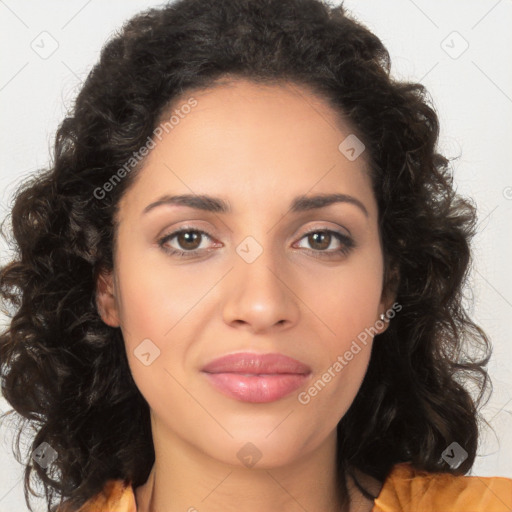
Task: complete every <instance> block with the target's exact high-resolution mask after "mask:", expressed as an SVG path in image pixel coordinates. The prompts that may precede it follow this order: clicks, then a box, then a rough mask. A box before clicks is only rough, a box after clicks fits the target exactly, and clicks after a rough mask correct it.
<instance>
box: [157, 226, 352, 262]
mask: <svg viewBox="0 0 512 512" xmlns="http://www.w3.org/2000/svg"><path fill="white" fill-rule="evenodd" d="M191 232H193V233H198V234H200V235H206V236H207V237H208V238H210V240H211V239H212V238H213V237H212V236H211V235H210V234H209V233H207V232H206V231H202V230H200V229H196V228H193V227H188V226H185V227H183V228H182V229H179V230H178V231H174V232H172V233H170V234H168V235H165V236H164V237H162V238H160V239H159V240H158V245H159V246H160V247H161V248H162V250H163V251H165V252H166V253H167V254H169V255H171V256H178V257H180V258H181V257H183V258H187V257H193V256H195V255H197V254H198V253H200V252H202V251H207V250H208V249H194V250H193V251H181V250H179V249H169V248H167V247H165V245H164V244H165V243H166V242H168V241H169V240H172V239H173V238H175V237H177V236H178V235H180V234H182V233H191ZM313 233H328V234H332V235H334V237H335V238H336V239H337V240H338V241H339V242H340V243H341V244H342V246H341V248H340V249H335V250H331V251H319V250H314V249H306V251H307V252H308V253H312V254H314V257H317V258H332V257H335V256H336V255H340V254H342V255H345V256H346V255H348V254H349V253H350V252H351V251H352V250H353V249H354V247H355V246H356V244H355V242H354V240H352V238H350V237H348V236H346V235H343V234H341V233H338V232H337V231H333V230H331V229H313V230H311V231H308V232H307V233H304V235H302V237H301V238H300V240H302V239H303V238H306V237H307V236H308V235H311V234H313Z"/></svg>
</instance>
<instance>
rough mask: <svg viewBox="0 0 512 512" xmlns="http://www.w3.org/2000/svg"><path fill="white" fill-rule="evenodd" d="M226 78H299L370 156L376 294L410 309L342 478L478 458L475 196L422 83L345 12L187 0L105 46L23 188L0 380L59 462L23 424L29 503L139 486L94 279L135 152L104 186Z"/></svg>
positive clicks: (373, 369) (485, 352) (371, 370)
mask: <svg viewBox="0 0 512 512" xmlns="http://www.w3.org/2000/svg"><path fill="white" fill-rule="evenodd" d="M236 78H248V79H250V80H252V81H254V82H258V83H264V84H280V83H283V82H284V81H286V82H290V83H293V84H298V85H302V86H304V87H308V88H309V90H312V91H314V92H315V93H316V94H318V95H319V96H320V97H322V98H324V99H325V100H327V101H328V102H329V105H331V106H332V108H333V109H335V111H336V112H338V113H340V114H341V115H343V116H344V117H345V119H347V120H348V122H350V124H351V126H352V129H353V132H354V133H357V136H358V137H359V138H360V139H361V140H362V141H363V142H364V144H365V146H366V151H367V154H368V157H369V162H370V167H371V168H370V171H371V177H372V183H373V191H374V194H375V197H376V199H377V203H378V208H379V229H380V234H381V238H382V241H383V254H384V263H385V269H386V274H385V289H388V290H393V293H395V294H396V301H397V302H398V303H399V304H400V305H402V310H401V311H400V313H399V314H398V315H396V317H395V318H394V319H393V321H392V322H391V323H390V325H389V327H388V329H387V330H386V331H385V332H383V333H382V334H380V335H378V337H379V338H380V339H381V342H379V343H374V345H373V349H372V355H371V360H370V363H369V367H368V370H367V373H366V375H365V378H364V381H363V383H362V385H361V388H360V390H359V392H358V394H357V396H356V398H355V400H354V402H353V403H352V405H351V407H350V409H349V410H348V412H347V413H346V414H345V415H344V417H343V418H342V419H341V421H340V422H339V424H338V448H337V460H338V477H339V486H340V489H342V490H345V491H346V489H347V485H346V483H347V481H346V477H347V475H348V474H350V475H352V476H354V475H353V472H352V471H353V468H356V469H358V470H360V471H363V472H365V473H367V474H369V475H371V476H373V477H374V478H376V479H378V480H380V481H381V482H382V481H384V479H385V477H386V476H387V474H388V473H389V471H390V469H391V468H392V466H393V465H394V464H396V463H399V462H404V461H409V462H410V463H411V464H412V465H413V466H414V467H416V468H418V469H424V470H427V471H438V472H439V471H440V472H451V473H454V474H465V473H467V472H468V471H469V470H470V469H471V467H472V465H473V463H474V461H475V457H476V451H477V444H478V437H479V436H478V433H479V428H480V425H479V422H480V421H484V420H483V418H482V417H481V415H480V413H479V412H478V410H479V406H480V404H481V402H482V399H483V397H484V394H485V393H484V392H485V390H486V389H487V386H490V380H489V377H488V374H487V372H486V370H485V366H486V365H487V363H488V360H489V358H490V352H491V346H490V342H489V340H488V338H487V336H486V334H485V333H484V332H483V330H482V329H481V328H480V327H479V326H477V325H476V324H475V323H474V322H473V321H472V320H471V319H470V317H469V316H468V312H467V306H465V297H464V294H463V292H464V287H465V285H466V282H467V277H468V272H469V268H470V263H471V251H470V241H471V238H472V237H473V235H474V234H475V232H476V207H475V205H474V203H473V202H472V201H471V200H469V199H465V198H462V197H461V196H459V195H458V194H456V193H455V191H454V187H453V178H452V172H451V170H450V167H451V165H450V160H449V159H448V158H447V157H445V156H443V155H441V154H439V153H438V152H437V140H438V136H439V121H438V117H437V114H436V111H435V108H434V106H433V105H432V101H431V99H429V98H428V95H427V91H426V89H425V87H424V86H423V85H421V84H419V83H410V82H403V81H397V80H395V79H394V78H392V77H391V74H390V57H389V53H388V51H387V50H386V48H385V47H384V46H383V44H382V42H381V41H380V40H379V38H377V37H376V36H375V35H374V34H373V33H372V32H370V31H369V30H368V29H367V28H366V27H365V26H364V25H363V24H361V23H360V22H357V21H355V20H354V19H353V18H351V17H350V16H349V15H347V10H346V9H345V7H344V6H343V5H338V6H330V5H328V4H326V3H325V2H322V1H321V0H216V1H215V2H214V3H210V2H205V1H204V0H179V1H177V2H174V3H170V4H167V5H165V6H163V7H161V8H153V9H149V10H146V11H144V12H142V13H140V14H139V15H137V16H135V17H133V18H132V19H130V20H129V21H128V22H127V23H126V24H125V25H124V26H123V27H122V30H121V31H120V32H119V33H117V34H115V35H114V36H113V37H112V39H111V40H110V41H108V43H107V44H106V45H105V46H104V47H103V49H102V53H101V58H100V60H99V62H98V63H97V64H96V65H95V66H94V67H93V68H92V70H91V72H90V73H89V75H88V77H87V79H86V81H85V83H84V85H83V87H82V89H81V91H80V93H79V94H78V96H77V98H76V101H75V104H74V105H73V109H72V112H71V113H70V114H69V115H68V116H67V117H66V118H65V119H64V120H63V121H62V123H61V124H60V126H59V129H58V131H57V134H56V138H55V146H54V154H53V156H52V163H51V164H50V166H49V168H47V169H44V170H42V171H41V172H39V173H37V174H35V175H34V176H33V177H32V178H31V179H30V180H26V181H25V182H24V183H23V184H22V185H21V186H20V187H19V189H18V190H17V192H16V194H15V197H14V203H13V206H12V211H11V212H10V216H11V218H12V235H13V239H12V242H13V247H14V248H15V249H16V254H15V256H14V258H13V259H12V261H10V262H9V263H8V264H6V265H5V266H3V267H2V269H1V273H0V293H1V298H2V302H3V304H4V306H5V307H4V309H5V310H6V311H9V322H8V325H7V328H6V329H5V330H4V331H3V332H2V334H1V336H0V356H1V374H0V375H1V386H2V387H1V389H2V393H3V396H4V397H5V399H6V400H7V401H8V402H9V404H10V405H11V406H12V407H13V409H14V411H13V413H14V412H15V413H17V415H18V416H17V418H19V419H20V423H22V424H21V425H19V426H18V429H19V431H20V432H21V431H22V430H24V429H25V427H26V426H27V424H28V425H29V426H30V428H31V429H34V430H35V432H36V435H35V437H34V438H33V442H32V445H31V450H30V451H31V452H32V451H33V450H35V449H36V448H38V447H40V446H41V445H42V443H48V445H50V447H51V448H52V449H53V450H55V451H56V452H57V454H58V457H57V458H56V460H55V461H53V463H52V464H51V465H49V466H48V467H47V468H44V467H42V465H41V464H33V463H32V456H28V454H27V456H26V457H25V458H23V460H21V458H20V452H19V435H18V445H17V455H16V457H17V459H18V461H19V462H20V463H22V464H23V465H24V466H25V467H26V469H25V482H24V485H25V487H24V490H25V499H26V501H27V504H28V506H29V509H30V510H32V508H31V506H30V503H29V497H28V491H30V492H31V493H32V494H34V495H35V493H34V491H33V490H32V488H31V483H30V476H31V472H32V471H35V473H36V476H37V477H38V478H39V479H40V480H41V481H42V482H43V485H44V490H45V496H46V501H47V503H48V510H49V511H51V510H54V508H51V507H52V506H53V502H54V500H56V499H57V497H56V495H57V496H60V503H62V502H63V501H64V500H66V502H67V503H68V504H69V505H70V506H71V507H72V509H75V508H78V507H79V506H81V505H82V504H83V503H84V502H85V501H86V500H87V499H89V498H91V496H93V495H95V494H96V493H98V492H100V491H101V490H102V488H103V486H104V485H105V483H106V481H107V480H109V479H120V478H122V479H125V481H127V482H128V481H129V482H131V483H132V485H133V486H134V487H136V486H139V485H142V484H143V483H145V482H146V480H147V478H148V475H149V472H150V470H151V467H152V465H153V463H154V460H155V453H154V447H153V442H152V434H151V426H150V416H149V406H148V404H147V402H146V401H145V399H144V398H143V396H142V395H141V393H140V392H139V390H138V388H137V386H136V385H135V382H134V380H133V378H132V375H131V372H130V369H129V365H128V361H127V357H126V353H125V349H124V342H123V337H122V334H121V330H120V329H119V328H113V327H110V326H108V325H106V324H105V323H104V322H103V321H102V319H101V317H100V315H99V314H98V310H97V304H96V299H95V292H96V279H97V277H98V275H99V273H100V272H101V271H102V270H105V269H106V270H112V268H113V259H112V255H113V247H114V246H115V243H116V238H115V235H116V229H117V224H116V212H117V208H118V204H119V200H120V198H121V197H122V196H123V194H124V192H125V191H126V190H127V189H128V187H130V184H132V183H133V180H134V178H135V176H137V174H138V172H140V169H141V168H143V163H144V160H142V161H141V162H140V164H139V165H137V166H135V168H134V169H133V170H132V171H131V172H130V173H129V174H128V175H127V176H125V177H124V178H123V179H122V180H119V183H117V184H116V186H114V187H112V190H111V191H110V192H109V193H108V194H101V198H100V194H99V193H98V191H99V190H101V189H102V187H103V186H104V184H105V183H107V182H108V181H109V180H110V179H111V177H112V176H113V175H114V174H115V173H116V172H118V170H119V169H120V168H121V167H122V166H123V165H124V164H125V163H126V162H127V161H129V159H130V158H131V157H132V156H133V155H134V154H136V153H137V152H138V150H139V149H140V148H141V147H142V146H144V144H145V143H146V141H147V140H148V137H151V136H152V134H153V130H154V129H155V127H156V126H157V123H158V121H159V119H161V116H162V115H163V114H164V113H165V112H167V111H169V106H170V105H171V104H172V102H173V101H174V100H175V99H176V98H178V97H181V96H182V95H183V94H184V93H185V92H186V93H189V92H191V91H193V90H204V89H205V88H210V87H214V86H215V85H216V84H218V83H219V81H221V80H226V79H236ZM6 220H7V219H6ZM4 222H5V221H4ZM4 236H6V235H4ZM475 349H476V350H477V351H478V352H480V354H481V358H480V359H478V357H477V355H476V354H475V353H474V350H475ZM470 383H472V384H475V385H476V387H475V388H474V389H472V390H471V389H470V386H469V384H470ZM490 387H491V388H492V386H490ZM472 391H474V393H472ZM8 414H9V413H8ZM4 416H5V415H4ZM454 441H456V442H457V443H459V444H460V445H461V446H462V447H463V448H464V449H465V450H466V452H467V453H468V457H467V459H466V460H464V462H463V463H462V464H461V465H460V466H459V467H458V468H456V469H453V468H452V467H451V466H449V465H447V464H446V463H445V462H444V461H443V460H442V458H441V454H442V452H443V451H444V450H445V449H446V447H447V446H449V445H450V444H451V443H452V442H454ZM358 486H360V484H359V483H358ZM360 488H361V489H362V490H363V491H364V494H365V495H366V496H367V497H368V498H369V499H374V498H375V496H372V495H371V493H369V492H367V491H366V490H364V489H363V488H362V487H361V486H360ZM346 499H347V500H348V497H347V498H346Z"/></svg>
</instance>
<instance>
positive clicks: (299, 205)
mask: <svg viewBox="0 0 512 512" xmlns="http://www.w3.org/2000/svg"><path fill="white" fill-rule="evenodd" d="M335 203H348V204H353V205H355V206H357V207H358V208H359V209H360V210H361V211H362V212H363V213H364V214H365V216H366V217H368V216H369V215H368V210H367V209H366V207H365V206H364V204H363V203H362V202H361V201H359V199H356V198H355V197H353V196H350V195H347V194H320V195H315V196H304V195H302V196H297V197H296V198H294V199H293V201H292V202H291V205H290V210H291V211H292V213H300V212H304V211H308V210H315V209H319V208H325V207H326V206H330V205H331V204H335ZM161 205H175V206H186V207H188V208H194V209H196V210H204V211H207V212H214V213H231V211H232V210H231V206H230V205H229V203H228V202H226V201H224V200H223V199H221V198H220V197H213V196H209V195H206V194H200V195H196V194H181V195H176V196H170V195H164V196H162V197H160V198H159V199H157V200H156V201H154V202H152V203H150V204H148V205H147V206H146V207H145V208H144V210H143V211H142V215H144V214H146V213H148V212H149V211H151V210H153V209H154V208H156V207H158V206H161Z"/></svg>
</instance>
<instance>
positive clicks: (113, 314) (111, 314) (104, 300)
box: [96, 271, 120, 327]
mask: <svg viewBox="0 0 512 512" xmlns="http://www.w3.org/2000/svg"><path fill="white" fill-rule="evenodd" d="M96 307H97V308H98V313H99V315H100V316H101V319H102V320H103V321H104V322H105V323H106V324H107V325H110V326H111V327H119V324H120V322H119V311H118V306H117V299H116V294H115V287H114V282H113V273H112V272H105V271H100V272H99V273H98V276H97V278H96Z"/></svg>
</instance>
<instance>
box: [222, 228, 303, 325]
mask: <svg viewBox="0 0 512 512" xmlns="http://www.w3.org/2000/svg"><path fill="white" fill-rule="evenodd" d="M252 224H253V226H254V225H255V223H252ZM246 232H247V233H253V234H248V235H247V236H246V237H245V238H244V239H242V241H241V242H239V244H238V245H237V246H236V247H235V250H236V253H237V254H236V258H235V265H234V268H233V273H232V275H231V279H230V283H231V284H230V289H229V291H228V298H227V301H226V304H225V309H224V317H225V321H226V322H228V323H232V322H245V323H247V324H251V326H252V328H253V329H255V330H261V329H265V328H269V327H272V326H273V325H275V324H277V323H283V322H286V321H293V320H294V319H295V315H296V313H297V311H296V307H297V305H296V304H295V301H294V300H293V293H292V292H291V291H290V288H289V286H290V285H289V284H288V285H286V284H285V279H286V278H285V275H286V273H285V272H284V268H283V264H284V257H283V254H282V251H283V250H284V249H285V247H284V245H283V244H280V245H278V246H275V239H274V238H275V237H274V236H273V233H274V230H269V229H268V228H266V227H265V226H263V227H262V226H261V224H260V225H259V229H258V231H257V233H256V230H254V229H253V230H252V231H251V230H247V231H246Z"/></svg>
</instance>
